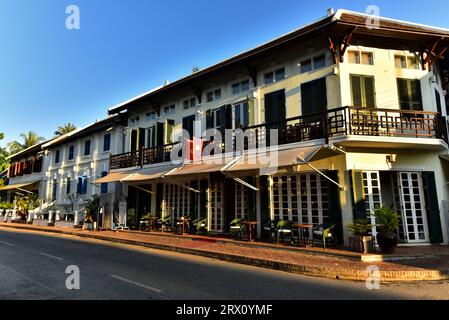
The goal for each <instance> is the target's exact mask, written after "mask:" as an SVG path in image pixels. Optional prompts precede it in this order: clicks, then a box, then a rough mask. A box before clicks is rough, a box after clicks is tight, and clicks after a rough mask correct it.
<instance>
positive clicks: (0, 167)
mask: <svg viewBox="0 0 449 320" xmlns="http://www.w3.org/2000/svg"><path fill="white" fill-rule="evenodd" d="M4 137H5V136H4V134H3V133H1V132H0V140H2V139H3V138H4ZM7 157H8V151H7V150H6V149H5V148H1V147H0V173H1V172H3V171H5V170H6V169H7V168H8V161H7V160H6V158H7ZM2 182H3V181H0V184H1V183H2ZM0 187H1V185H0Z"/></svg>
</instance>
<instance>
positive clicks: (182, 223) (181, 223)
mask: <svg viewBox="0 0 449 320" xmlns="http://www.w3.org/2000/svg"><path fill="white" fill-rule="evenodd" d="M189 224H190V218H185V217H181V218H177V219H176V228H175V233H176V234H179V233H178V230H179V228H181V233H180V235H184V233H185V232H186V228H187V227H188V226H189Z"/></svg>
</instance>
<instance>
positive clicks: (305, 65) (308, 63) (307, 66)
mask: <svg viewBox="0 0 449 320" xmlns="http://www.w3.org/2000/svg"><path fill="white" fill-rule="evenodd" d="M309 71H312V60H310V59H309V60H305V61H301V73H304V72H309Z"/></svg>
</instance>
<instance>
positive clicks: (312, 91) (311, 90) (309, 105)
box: [301, 78, 327, 119]
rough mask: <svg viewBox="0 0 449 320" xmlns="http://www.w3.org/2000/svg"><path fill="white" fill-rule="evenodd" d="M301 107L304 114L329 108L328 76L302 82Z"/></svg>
mask: <svg viewBox="0 0 449 320" xmlns="http://www.w3.org/2000/svg"><path fill="white" fill-rule="evenodd" d="M301 108H302V115H303V116H307V115H310V114H315V113H319V112H324V111H326V110H327V87H326V78H321V79H318V80H314V81H310V82H307V83H303V84H301ZM318 118H320V117H319V116H318ZM308 119H309V118H308Z"/></svg>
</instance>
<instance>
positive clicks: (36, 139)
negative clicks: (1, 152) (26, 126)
mask: <svg viewBox="0 0 449 320" xmlns="http://www.w3.org/2000/svg"><path fill="white" fill-rule="evenodd" d="M20 137H21V138H22V140H23V143H20V142H18V141H13V142H10V143H8V148H9V151H10V153H11V154H16V153H19V152H20V151H22V150H25V149H28V148H30V147H33V146H35V145H37V144H39V143H41V142H44V141H45V138H44V137H41V136H39V135H37V134H36V133H35V132H33V131H29V132H28V133H26V134H25V133H21V134H20Z"/></svg>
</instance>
